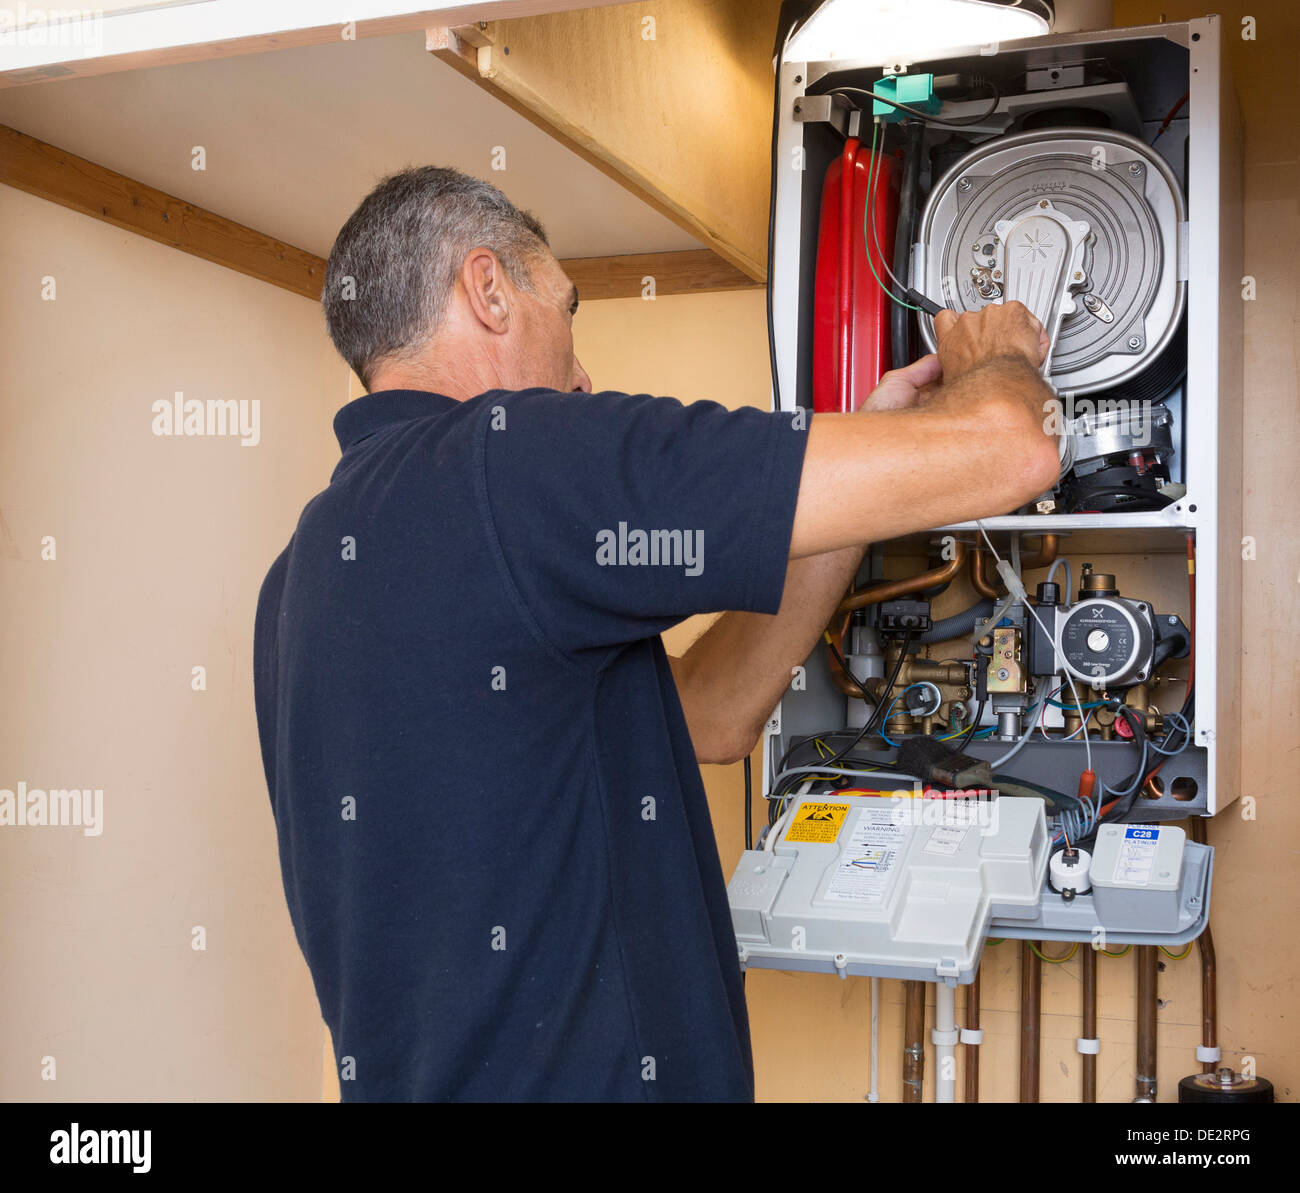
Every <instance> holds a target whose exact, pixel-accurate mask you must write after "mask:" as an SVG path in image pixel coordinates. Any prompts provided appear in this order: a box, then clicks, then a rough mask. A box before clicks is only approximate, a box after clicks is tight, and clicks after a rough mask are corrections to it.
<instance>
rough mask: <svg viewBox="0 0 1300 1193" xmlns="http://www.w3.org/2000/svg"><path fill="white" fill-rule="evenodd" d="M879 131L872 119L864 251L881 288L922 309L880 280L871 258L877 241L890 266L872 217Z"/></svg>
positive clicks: (863, 220)
mask: <svg viewBox="0 0 1300 1193" xmlns="http://www.w3.org/2000/svg"><path fill="white" fill-rule="evenodd" d="M879 132H880V121H879V120H874V121H872V124H871V162H870V164H869V165H868V167H867V202H866V206H865V207H864V208H863V211H862V251H863V253H864V254H865V255H866V258H867V268H868V269H870V270H871V276H872V277H873V278H875V279H876V285H877V286H879V287H880V288H881V290H883V291H884V292H885V294H886V295H887V296H888V297H889V298H891V299H893V300H894V302H896V303H898V305H899V306H904V307H907V308H908V309H909V310H912V311H919V310H920V309H921V308H920V307H916V306H913V305H912V304H911V303H910V302H904V301H903V300H902V299H901V298H899V297H898V295H897V294H895V293H894V292H893V291H892V290H891V289H890V288H889V287H888V286H886V285H885V283H884V282H882V281H881V280H880V274H878V273H877V272H876V266H875V263H874V262H873V261H872V260H871V245H872V242H873V241H875V243H876V252H877V253H880V258H881V264H884V265H885V269H886V270H888V269H889V266H888V265H887V264H885V261H884V256H885V255H884V253H881V252H880V242H879V241H878V240H877V239H876V236H875V220H873V219H872V218H871V216H872V212H873V211H874V209H875V205H876V181H877V179H878V177H879V174H880V171H879V170H878V169H877V162H878V161H879V157H878V156H877V154H876V143H877V141H878V140H879ZM869 226H870V231H869V230H868V227H869ZM894 280H895V281H896V282H897V281H898V279H897V278H895V279H894Z"/></svg>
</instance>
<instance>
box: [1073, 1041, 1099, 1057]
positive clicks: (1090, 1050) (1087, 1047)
mask: <svg viewBox="0 0 1300 1193" xmlns="http://www.w3.org/2000/svg"><path fill="white" fill-rule="evenodd" d="M1074 1046H1075V1047H1076V1048H1077V1049H1078V1050H1079V1051H1080V1052H1081V1053H1083V1055H1084V1056H1096V1055H1097V1053H1099V1052H1100V1051H1101V1041H1100V1040H1075V1041H1074Z"/></svg>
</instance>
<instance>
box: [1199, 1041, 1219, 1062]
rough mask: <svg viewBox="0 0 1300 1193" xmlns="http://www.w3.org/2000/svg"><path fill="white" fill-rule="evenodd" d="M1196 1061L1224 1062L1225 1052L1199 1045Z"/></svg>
mask: <svg viewBox="0 0 1300 1193" xmlns="http://www.w3.org/2000/svg"><path fill="white" fill-rule="evenodd" d="M1196 1059H1197V1060H1199V1061H1207V1060H1222V1059H1223V1051H1222V1049H1220V1048H1218V1047H1214V1048H1207V1047H1206V1046H1205V1045H1204V1044H1197V1045H1196Z"/></svg>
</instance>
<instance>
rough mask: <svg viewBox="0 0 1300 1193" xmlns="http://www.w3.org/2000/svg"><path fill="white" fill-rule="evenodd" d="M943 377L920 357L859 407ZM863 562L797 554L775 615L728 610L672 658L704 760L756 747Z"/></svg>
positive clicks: (884, 403)
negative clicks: (773, 712)
mask: <svg viewBox="0 0 1300 1193" xmlns="http://www.w3.org/2000/svg"><path fill="white" fill-rule="evenodd" d="M939 377H940V367H939V361H938V358H937V357H934V356H926V357H923V358H922V359H921V360H918V361H916V362H915V363H914V364H912V365H909V366H907V367H906V368H902V369H895V370H893V371H891V372H889V373H886V374H885V375H884V377H882V378H881V379H880V384H879V385H878V386H876V388H875V389H874V390H873V391H872V393H871V396H870V397H868V398H867V400H866V401H865V402H864V403H863V404H862V409H863V410H864V411H867V412H872V411H879V410H905V409H907V408H908V407H911V406H914V405H916V403H917V402H919V401H921V400H922V399H923V397H924V396H925V395H926V394H928V393H929V392H931V391H932V388H933V386H934V385H935V384H936V383H937V382H938V380H939ZM861 561H862V548H861V547H858V546H854V547H845V548H843V549H842V550H839V551H831V552H827V553H826V554H823V555H810V556H807V557H806V558H803V559H792V560H791V561H790V564H789V566H788V567H787V569H786V574H785V588H784V589H783V590H782V594H781V608H780V610H779V611H778V612H777V613H776V615H775V616H772V615H769V614H764V613H740V612H732V613H724V614H723V615H722V616H721V617H720V618H719V619H718V620H717V621H716V622H714V623H713V625H712V626H711V627H710V628H709V629H708V631H707V632H706V633H704V634H703V635H701V637H700V638H699V640H698V641H696V642H695V643H694V645H692V646H691V648H690V649H689V650H688V651H687V652H686V654H685V655H684V656H683V657H682V658H680V659H669V663H670V664H671V666H672V669H673V678H674V679H675V680H676V682H677V693H678V696H679V697H680V698H681V702H682V710H683V712H684V713H685V714H686V723H687V726H688V727H689V728H690V731H691V740H692V742H693V743H694V745H695V756H696V758H697V759H698V760H699V761H700V762H722V763H725V762H737V761H739V760H740V759H741V758H744V757H745V755H746V754H748V753H749V752H750V750H752V749H753V748H754V743H755V742H756V741H757V740H758V738H759V735H760V734H761V733H762V731H763V725H764V724H765V723H766V722H767V719H768V717H770V716H771V715H772V709H774V708H775V707H776V705H777V702H778V701H779V700H780V699H781V695H782V693H783V692H784V691H785V688H786V686H787V685H788V684H789V683H790V680H791V678H792V676H793V673H794V668H795V667H797V666H799V665H800V664H801V663H802V662H803V661H804V660H805V659H806V658H807V657H808V654H809V652H810V651H811V650H812V648H813V647H814V646H815V645H816V643H817V639H818V638H820V637H821V635H822V631H823V630H824V629H825V628H826V623H827V622H828V621H829V620H830V617H831V614H832V612H833V611H834V609H835V606H836V605H837V604H838V603H839V601H840V598H841V597H842V596H843V594H844V590H845V589H846V588H847V587H848V586H849V581H850V580H851V579H852V578H853V574H854V573H855V572H856V571H857V570H858V564H859V563H860V562H861Z"/></svg>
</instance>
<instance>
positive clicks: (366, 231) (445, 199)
mask: <svg viewBox="0 0 1300 1193" xmlns="http://www.w3.org/2000/svg"><path fill="white" fill-rule="evenodd" d="M549 244H550V242H549V241H548V240H547V238H546V232H545V230H544V229H543V228H542V225H541V224H540V223H538V221H537V219H536V218H535V217H534V216H533V215H531V214H530V213H529V212H526V211H520V210H519V209H518V208H517V207H515V205H514V204H513V203H511V202H510V200H509V199H507V198H506V197H505V195H503V194H502V193H501V192H500V191H499V190H498V189H497V188H496V187H494V186H493V185H492V184H491V183H488V182H484V181H482V179H479V178H472V177H471V176H470V175H468V174H462V173H461V172H460V171H459V170H453V169H447V168H442V167H439V166H419V167H415V168H412V169H408V170H402V171H400V172H398V173H396V174H391V175H389V177H387V178H385V179H384V180H383V181H382V182H380V183H379V185H378V186H376V187H375V189H374V190H372V191H371V192H370V194H368V195H367V196H366V197H365V198H364V199H363V200H362V201H361V205H360V206H359V207H358V208H357V209H356V211H354V212H353V213H352V215H351V216H350V217H349V219H348V222H347V223H346V224H344V225H343V227H342V229H341V230H340V232H339V234H338V238H337V239H336V240H335V241H334V247H333V248H332V249H331V250H330V256H329V261H328V263H327V264H326V266H325V285H324V287H323V289H322V292H321V306H322V307H323V308H324V310H325V323H326V325H327V327H328V328H329V334H330V339H331V340H333V341H334V347H336V348H337V349H338V350H339V355H341V356H342V357H343V359H344V360H346V361H347V362H348V364H349V365H351V366H352V369H353V371H354V372H355V373H356V374H357V376H358V377H360V378H361V381H362V383H363V384H364V385H365V387H366V389H369V388H370V383H371V379H372V377H373V376H374V372H375V368H376V366H377V365H379V364H380V363H381V362H382V361H384V360H388V359H393V358H401V357H402V356H403V355H406V354H409V353H411V352H413V351H414V350H416V349H418V348H419V347H420V346H421V345H423V344H425V343H427V342H428V341H429V339H430V338H432V336H433V335H434V334H435V333H436V331H437V330H438V325H439V323H440V321H441V320H442V318H443V316H444V315H445V314H446V310H447V303H448V300H449V299H450V297H451V293H452V290H453V288H454V287H455V284H456V277H457V275H458V274H459V273H460V269H461V266H462V264H463V263H464V261H465V257H466V254H468V253H469V251H470V250H471V249H474V248H478V247H485V248H489V249H491V250H492V251H493V252H494V253H495V254H496V256H497V259H498V260H499V261H500V262H501V265H502V267H503V268H504V269H505V271H506V274H507V275H508V276H509V278H510V280H511V281H512V282H513V283H514V284H515V285H516V286H518V287H519V288H520V289H524V290H532V289H533V285H532V278H531V274H530V266H531V264H532V262H533V260H534V259H535V258H536V257H537V256H538V255H539V254H540V253H541V252H542V250H543V248H544V247H549Z"/></svg>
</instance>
